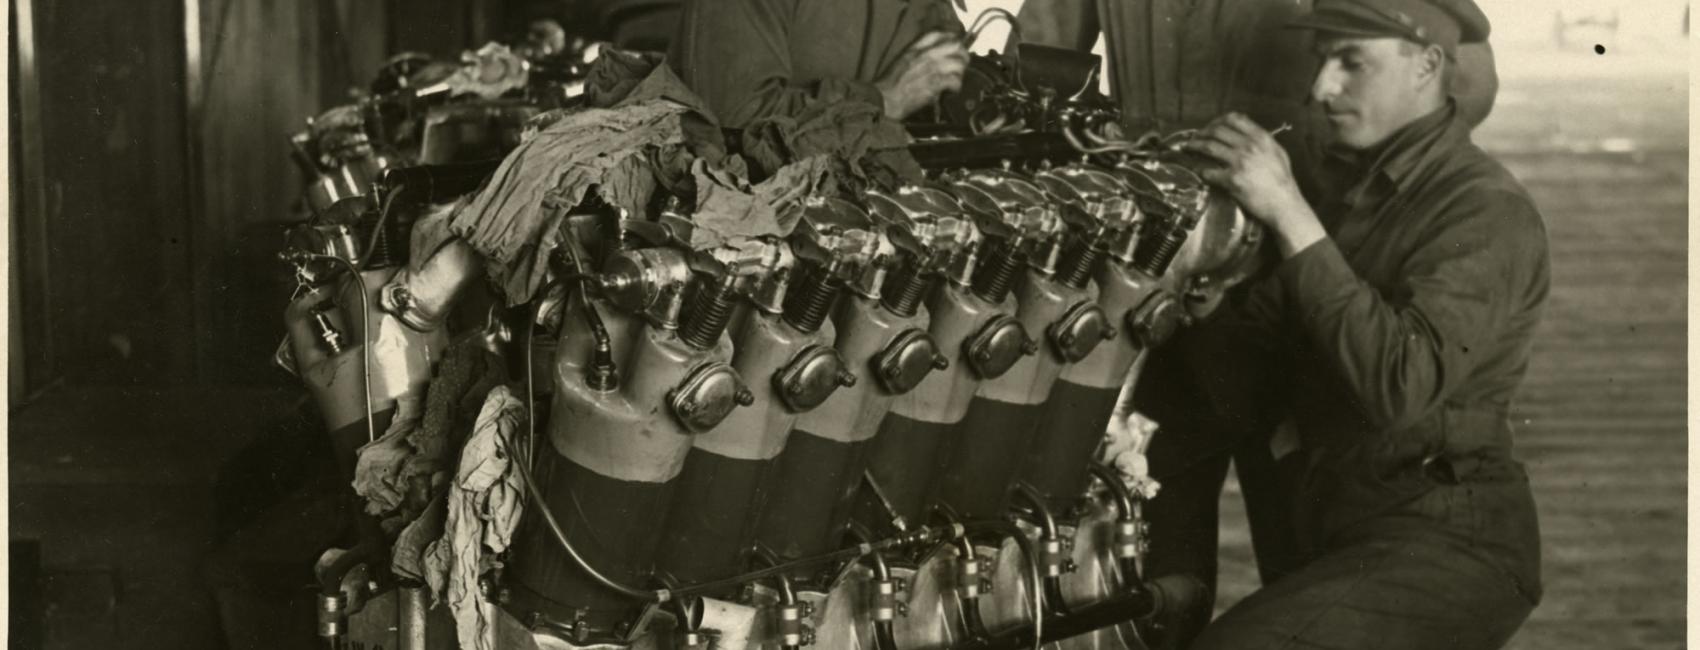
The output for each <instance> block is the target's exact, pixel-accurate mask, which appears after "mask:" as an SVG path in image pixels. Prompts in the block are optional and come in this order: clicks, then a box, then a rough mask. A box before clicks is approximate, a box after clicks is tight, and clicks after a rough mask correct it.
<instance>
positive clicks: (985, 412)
mask: <svg viewBox="0 0 1700 650" xmlns="http://www.w3.org/2000/svg"><path fill="white" fill-rule="evenodd" d="M1017 293H1018V302H1019V304H1020V309H1019V311H1017V317H1018V318H1019V319H1020V320H1021V324H1022V326H1023V327H1024V328H1026V329H1027V331H1030V332H1035V331H1037V332H1047V333H1048V337H1049V338H1051V339H1052V343H1053V344H1055V343H1057V342H1058V341H1057V336H1058V332H1059V328H1058V326H1059V324H1062V323H1064V322H1066V321H1065V316H1066V315H1068V314H1069V313H1070V312H1071V310H1074V309H1075V308H1076V307H1077V306H1078V305H1079V304H1081V303H1087V302H1092V301H1094V300H1095V299H1096V297H1097V290H1096V288H1095V287H1093V286H1091V285H1088V287H1087V288H1085V289H1076V288H1074V287H1070V286H1068V285H1066V284H1063V283H1061V282H1058V281H1056V279H1054V278H1052V277H1048V276H1045V275H1042V274H1040V273H1037V272H1032V271H1029V272H1028V273H1027V274H1026V275H1025V276H1024V277H1023V282H1022V283H1021V284H1020V286H1019V287H1017ZM1098 336H1100V340H1101V334H1099V335H1098ZM1094 343H1095V342H1094ZM1069 361H1070V360H1068V359H1065V358H1063V357H1062V356H1061V355H1060V354H1059V353H1058V352H1057V350H1055V349H1053V350H1047V351H1046V352H1043V353H1037V354H1028V355H1026V356H1023V357H1022V358H1020V359H1018V360H1017V361H1016V362H1015V365H1014V366H1013V367H1012V368H1010V370H1009V372H1006V373H1004V374H1003V375H1002V376H999V377H997V378H995V379H990V380H987V381H986V382H985V383H983V384H981V385H980V387H979V390H978V391H977V392H976V393H975V395H974V398H973V401H972V403H971V404H970V405H969V407H968V409H967V412H966V413H965V415H964V417H963V419H962V421H961V422H960V423H959V424H957V426H956V427H955V428H954V430H953V431H952V433H951V434H950V435H951V437H952V438H953V439H954V440H953V442H952V443H951V447H952V449H953V451H952V453H951V455H950V457H949V460H948V461H947V462H946V463H945V466H944V471H942V472H940V474H939V487H938V495H937V498H938V501H939V502H940V503H941V504H943V505H945V506H948V507H949V508H951V509H952V510H953V511H955V512H956V513H957V514H959V515H961V516H963V517H970V518H982V517H1001V516H1003V514H1004V510H1005V508H1006V507H1007V506H1008V493H1009V489H1010V487H1011V486H1012V484H1013V483H1014V481H1015V478H1016V476H1017V474H1018V473H1019V471H1020V470H1021V467H1022V462H1023V457H1024V455H1025V452H1026V451H1027V449H1028V447H1030V446H1031V441H1032V439H1033V436H1034V435H1035V434H1036V433H1037V430H1038V428H1039V424H1040V421H1039V417H1040V416H1041V415H1042V411H1041V409H1040V405H1041V404H1043V403H1044V401H1045V398H1047V397H1048V396H1049V395H1050V392H1051V387H1052V386H1053V385H1054V384H1055V383H1056V380H1057V377H1058V376H1060V375H1061V374H1062V370H1063V366H1064V364H1065V363H1068V362H1069Z"/></svg>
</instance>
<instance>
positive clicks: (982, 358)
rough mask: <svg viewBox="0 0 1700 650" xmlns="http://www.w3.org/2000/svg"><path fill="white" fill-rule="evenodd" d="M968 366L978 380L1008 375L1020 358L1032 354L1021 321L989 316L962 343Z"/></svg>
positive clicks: (1032, 348)
mask: <svg viewBox="0 0 1700 650" xmlns="http://www.w3.org/2000/svg"><path fill="white" fill-rule="evenodd" d="M963 345H964V346H965V347H964V348H963V352H964V353H965V354H966V355H967V357H968V367H970V368H973V369H974V372H975V373H976V374H978V375H980V378H981V379H997V378H998V377H1001V376H1003V374H1004V373H1005V372H1009V369H1010V367H1011V366H1014V365H1015V362H1016V361H1018V360H1020V359H1021V357H1022V356H1023V355H1027V354H1032V353H1033V352H1034V351H1035V349H1034V348H1035V347H1036V346H1035V345H1034V344H1033V341H1032V339H1029V338H1027V329H1026V328H1024V327H1022V326H1021V321H1018V320H1016V319H1015V317H1014V316H1010V315H1008V314H998V315H996V316H993V317H992V319H991V320H990V321H988V322H987V323H986V324H985V326H984V327H981V328H980V331H978V332H975V333H974V336H971V337H969V338H968V340H967V341H964V342H963Z"/></svg>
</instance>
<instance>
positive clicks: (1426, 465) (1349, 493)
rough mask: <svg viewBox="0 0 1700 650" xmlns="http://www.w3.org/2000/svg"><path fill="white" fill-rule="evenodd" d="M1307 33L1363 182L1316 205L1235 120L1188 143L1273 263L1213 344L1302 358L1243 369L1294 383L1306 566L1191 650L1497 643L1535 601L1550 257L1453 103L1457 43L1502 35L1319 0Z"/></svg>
mask: <svg viewBox="0 0 1700 650" xmlns="http://www.w3.org/2000/svg"><path fill="white" fill-rule="evenodd" d="M1293 26H1294V27H1297V28H1303V29H1308V30H1311V31H1313V32H1314V34H1315V48H1316V54H1317V56H1318V58H1319V59H1320V60H1321V61H1322V64H1321V67H1320V69H1319V70H1318V72H1317V75H1316V78H1315V80H1314V82H1313V83H1312V86H1311V98H1312V100H1313V101H1314V102H1315V103H1316V104H1317V105H1318V107H1319V108H1320V109H1321V110H1323V111H1324V112H1325V113H1326V116H1327V120H1328V124H1329V128H1330V129H1331V130H1332V131H1333V135H1334V136H1335V138H1334V140H1335V141H1336V142H1337V143H1338V144H1339V145H1340V147H1341V148H1342V149H1343V151H1341V152H1339V154H1340V155H1339V160H1338V161H1337V162H1339V163H1340V164H1345V165H1350V166H1352V167H1351V169H1352V171H1353V177H1355V178H1357V179H1358V180H1357V181H1356V183H1355V184H1348V185H1347V187H1346V189H1345V191H1344V192H1343V193H1340V194H1339V195H1338V196H1330V197H1326V199H1327V200H1325V201H1319V202H1317V203H1315V204H1313V203H1311V202H1308V201H1307V200H1306V199H1305V198H1304V196H1302V195H1301V194H1300V192H1299V189H1298V187H1297V184H1296V183H1295V182H1294V180H1293V173H1292V169H1291V165H1290V163H1289V161H1288V157H1287V154H1286V153H1285V152H1284V151H1283V149H1282V148H1281V146H1280V145H1278V144H1277V143H1276V142H1275V140H1274V138H1273V137H1271V135H1270V133H1269V132H1268V131H1266V130H1265V129H1264V128H1263V127H1261V126H1259V125H1258V124H1256V123H1254V122H1253V121H1251V120H1250V119H1248V118H1246V117H1245V116H1243V115H1239V114H1228V115H1226V116H1224V117H1222V118H1220V119H1218V120H1216V121H1215V122H1213V123H1211V124H1210V125H1209V126H1208V127H1206V128H1205V129H1203V130H1201V131H1200V132H1199V134H1198V135H1197V136H1196V137H1195V138H1194V139H1192V140H1191V141H1190V142H1188V143H1187V144H1186V145H1185V147H1186V148H1187V149H1188V150H1190V151H1192V152H1194V153H1197V154H1200V155H1203V156H1205V157H1207V158H1208V159H1211V160H1213V161H1215V162H1217V163H1219V166H1218V167H1216V168H1214V169H1212V170H1211V171H1209V172H1207V173H1206V174H1205V178H1206V179H1207V180H1208V181H1210V182H1211V183H1213V184H1215V185H1217V186H1219V187H1221V188H1222V189H1224V190H1226V191H1227V192H1229V193H1230V194H1232V195H1233V197H1234V198H1235V199H1236V200H1237V201H1238V202H1239V203H1240V205H1241V207H1242V208H1243V209H1244V210H1245V212H1246V213H1247V214H1249V215H1250V216H1252V217H1254V218H1256V219H1258V220H1260V221H1262V222H1263V223H1264V224H1265V225H1266V226H1268V227H1269V229H1270V231H1271V232H1272V233H1273V234H1274V236H1275V239H1276V242H1277V243H1278V245H1279V248H1280V251H1281V255H1282V258H1283V261H1282V262H1281V264H1280V266H1279V268H1278V269H1277V270H1276V272H1275V273H1274V274H1272V275H1271V276H1270V277H1268V278H1266V279H1265V280H1263V281H1262V282H1260V283H1259V284H1258V285H1257V286H1255V287H1253V288H1252V290H1251V294H1250V296H1249V297H1248V299H1247V301H1246V305H1245V308H1244V309H1239V310H1234V311H1232V312H1230V313H1229V314H1227V315H1224V316H1222V318H1225V319H1233V321H1234V322H1231V323H1217V324H1216V326H1217V327H1222V328H1225V329H1229V330H1237V331H1239V332H1241V333H1242V334H1243V336H1238V337H1225V340H1228V341H1244V342H1246V344H1248V345H1255V346H1261V347H1267V346H1269V345H1270V343H1271V342H1275V343H1276V344H1278V345H1279V346H1282V347H1283V348H1284V349H1285V350H1287V351H1288V354H1282V355H1268V354H1248V355H1246V357H1245V358H1247V359H1280V361H1278V362H1272V363H1279V364H1281V365H1284V366H1285V367H1281V368H1274V369H1267V368H1264V369H1236V370H1235V372H1247V371H1254V372H1256V373H1257V374H1258V375H1259V376H1280V377H1287V378H1290V379H1289V380H1287V381H1284V382H1281V383H1282V384H1284V386H1285V387H1284V388H1283V389H1282V391H1283V392H1282V393H1281V395H1282V397H1281V399H1280V401H1281V402H1282V403H1281V404H1280V405H1279V407H1278V408H1279V410H1280V412H1281V416H1282V417H1284V418H1286V422H1287V424H1286V425H1284V426H1282V427H1280V431H1281V433H1279V434H1277V440H1276V441H1275V444H1274V445H1273V447H1274V448H1275V449H1276V450H1277V453H1294V454H1300V455H1301V456H1300V460H1302V465H1303V467H1304V468H1305V469H1304V473H1303V478H1302V480H1301V482H1300V484H1299V485H1298V486H1297V491H1298V495H1297V497H1298V498H1297V501H1298V503H1297V510H1296V518H1297V527H1298V529H1299V535H1300V537H1301V538H1302V540H1301V541H1302V542H1303V544H1302V545H1303V546H1304V547H1305V549H1306V551H1307V556H1308V557H1309V558H1310V559H1309V560H1308V562H1307V563H1306V564H1304V565H1303V566H1302V567H1301V568H1299V569H1298V570H1297V571H1295V572H1294V573H1292V574H1290V575H1287V576H1285V577H1284V578H1282V579H1280V580H1278V581H1276V582H1274V583H1273V584H1271V585H1269V586H1267V587H1265V588H1263V589H1262V590H1260V591H1258V592H1256V593H1254V594H1253V595H1251V596H1250V597H1248V598H1247V599H1246V600H1244V601H1242V602H1240V603H1239V604H1237V605H1236V606H1234V607H1233V608H1232V609H1231V610H1229V611H1228V612H1227V613H1225V614H1224V615H1223V616H1222V617H1221V618H1220V619H1218V620H1217V621H1216V622H1214V623H1212V624H1211V626H1210V627H1209V628H1208V629H1206V630H1205V632H1204V634H1203V636H1201V637H1200V638H1199V640H1198V642H1197V643H1196V644H1195V645H1194V646H1193V647H1194V648H1203V649H1208V650H1216V649H1230V650H1257V649H1259V648H1289V647H1305V648H1384V649H1393V648H1411V649H1425V648H1450V649H1457V650H1464V649H1473V648H1481V649H1487V648H1498V647H1501V646H1502V645H1504V643H1505V642H1506V641H1507V640H1508V639H1510V637H1511V635H1512V634H1513V633H1514V632H1515V631H1516V630H1517V628H1518V627H1519V626H1520V625H1522V623H1523V621H1524V620H1525V619H1526V618H1527V617H1528V615H1529V613H1530V611H1531V610H1532V609H1533V608H1534V606H1535V605H1536V603H1537V602H1538V601H1539V598H1540V589H1541V587H1540V575H1539V573H1540V540H1539V531H1538V527H1537V524H1536V519H1535V506H1534V502H1533V499H1532V496H1531V494H1530V491H1529V485H1528V479H1527V476H1526V474H1525V473H1524V470H1523V467H1522V465H1521V464H1520V463H1518V462H1517V461H1516V460H1514V459H1513V458H1512V455H1511V447H1512V445H1511V437H1512V432H1511V424H1510V418H1509V411H1510V408H1511V401H1512V398H1513V397H1514V395H1515V393H1516V391H1517V387H1518V385H1519V384H1520V383H1521V382H1522V378H1523V374H1524V372H1525V370H1526V368H1527V365H1528V363H1527V362H1528V355H1529V349H1530V343H1531V340H1532V337H1533V335H1534V331H1535V327H1536V324H1537V322H1538V321H1539V320H1540V314H1541V309H1542V305H1543V303H1544V302H1545V300H1546V296H1547V286H1548V262H1547V244H1546V234H1545V228H1544V226H1543V225H1542V222H1541V217H1540V214H1539V213H1538V212H1537V211H1536V209H1535V206H1534V204H1533V202H1532V201H1531V200H1530V198H1529V196H1528V194H1527V193H1526V192H1525V190H1524V189H1523V187H1522V186H1521V185H1520V184H1519V183H1518V182H1517V180H1516V179H1515V178H1513V177H1512V176H1511V174H1510V173H1509V172H1507V171H1506V170H1505V168H1504V167H1502V166H1501V165H1500V164H1499V163H1497V162H1495V161H1494V160H1493V159H1492V158H1490V157H1489V156H1488V155H1487V154H1485V153H1483V152H1482V151H1481V150H1480V149H1478V148H1477V147H1476V146H1475V145H1474V144H1472V143H1471V142H1470V136H1469V126H1468V124H1466V123H1465V121H1464V120H1463V119H1461V118H1460V116H1459V114H1458V110H1457V107H1456V105H1455V103H1454V102H1453V101H1452V100H1451V99H1449V98H1448V93H1447V80H1448V77H1449V75H1450V74H1451V70H1452V66H1453V65H1454V61H1455V59H1454V56H1455V53H1456V51H1457V47H1458V45H1459V44H1460V43H1471V42H1480V41H1483V40H1485V39H1486V38H1487V35H1488V29H1489V26H1488V21H1487V18H1486V16H1484V15H1483V14H1482V13H1481V11H1480V9H1478V8H1477V7H1476V6H1475V5H1474V4H1473V3H1472V2H1471V1H1470V0H1317V2H1316V3H1315V5H1314V8H1313V10H1312V11H1311V12H1310V13H1308V14H1305V15H1303V16H1301V17H1299V18H1297V19H1295V21H1294V23H1293ZM1235 385H1240V386H1243V385H1244V383H1243V382H1241V383H1240V384H1235ZM1265 388H1267V389H1268V390H1271V391H1273V390H1274V389H1275V387H1274V386H1268V387H1265Z"/></svg>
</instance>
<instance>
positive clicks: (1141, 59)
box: [1010, 0, 1499, 648]
mask: <svg viewBox="0 0 1700 650" xmlns="http://www.w3.org/2000/svg"><path fill="white" fill-rule="evenodd" d="M1311 4H1312V2H1311V0H1145V1H1141V2H1125V1H1121V0H1044V1H1039V0H1031V1H1029V2H1027V3H1025V4H1024V5H1022V7H1021V12H1020V20H1019V23H1020V31H1019V34H1012V35H1011V44H1010V47H1014V44H1015V43H1016V42H1021V43H1029V44H1037V45H1047V46H1052V47H1061V48H1067V49H1073V50H1080V51H1085V50H1089V49H1091V48H1092V46H1093V44H1094V42H1095V41H1097V39H1098V38H1099V35H1100V34H1102V35H1103V38H1104V43H1105V50H1106V52H1105V53H1106V56H1107V59H1108V70H1107V74H1108V76H1109V79H1110V81H1111V84H1110V85H1111V90H1112V94H1113V95H1114V97H1115V99H1116V101H1117V103H1118V105H1119V106H1120V108H1121V112H1122V118H1123V123H1124V124H1125V125H1126V126H1127V127H1128V128H1129V129H1130V130H1131V131H1132V132H1134V133H1141V132H1144V131H1145V130H1147V129H1158V130H1161V131H1163V132H1170V131H1174V130H1176V129H1182V128H1197V127H1201V126H1204V125H1206V124H1207V123H1209V122H1210V121H1211V120H1212V119H1215V118H1217V117H1219V116H1221V115H1222V114H1223V113H1226V112H1228V111H1239V112H1243V113H1245V114H1246V115H1247V116H1248V117H1250V118H1251V119H1252V120H1253V121H1256V122H1257V123H1259V124H1263V125H1268V126H1275V125H1283V124H1284V125H1288V126H1290V127H1291V128H1290V129H1289V130H1287V131H1286V132H1285V133H1283V134H1281V135H1280V136H1279V137H1278V140H1279V142H1280V144H1281V145H1282V146H1283V148H1285V149H1286V151H1287V153H1288V155H1289V158H1290V160H1291V161H1292V163H1293V169H1294V175H1295V176H1296V177H1297V180H1298V182H1299V185H1300V187H1301V188H1302V189H1303V190H1304V191H1305V193H1306V195H1307V196H1311V197H1323V196H1337V195H1338V194H1339V193H1340V192H1343V191H1344V188H1345V187H1347V186H1348V185H1349V184H1350V183H1352V182H1354V181H1356V180H1357V178H1356V176H1357V175H1358V174H1356V173H1354V172H1353V171H1352V170H1350V169H1345V170H1341V169H1338V167H1339V166H1338V165H1328V164H1326V163H1327V162H1328V160H1329V156H1328V155H1327V150H1328V148H1329V146H1330V143H1331V142H1332V141H1333V139H1334V134H1333V133H1331V129H1330V128H1329V124H1328V121H1327V119H1326V116H1325V115H1324V114H1323V112H1322V111H1321V110H1320V109H1319V108H1318V107H1317V106H1315V105H1314V104H1313V102H1312V100H1311V99H1310V86H1311V82H1312V81H1313V80H1314V79H1315V76H1316V72H1317V69H1318V65H1319V63H1320V62H1319V61H1318V60H1317V58H1316V56H1315V55H1314V54H1313V53H1312V51H1311V44H1312V38H1311V34H1310V33H1308V32H1304V31H1301V30H1293V29H1286V28H1285V25H1286V24H1287V23H1288V22H1289V21H1291V20H1293V19H1294V18H1296V17H1298V16H1300V15H1303V14H1305V13H1307V12H1309V11H1310V8H1311ZM1455 63H1456V65H1455V66H1453V67H1452V68H1451V69H1450V70H1449V72H1451V73H1453V74H1451V79H1450V81H1449V83H1448V89H1449V91H1450V94H1451V96H1452V98H1453V99H1454V100H1455V101H1456V102H1457V106H1458V111H1459V115H1460V117H1461V118H1462V119H1463V120H1464V121H1465V122H1467V123H1468V124H1470V125H1472V126H1474V125H1477V124H1480V123H1481V122H1482V120H1484V119H1485V118H1486V117H1487V115H1488V114H1489V112H1490V111H1491V110H1492V107H1493V102H1494V98H1495V95H1496V93H1497V91H1498V86H1499V83H1498V78H1497V75H1496V73H1495V70H1494V59H1493V51H1492V49H1491V48H1490V47H1489V46H1488V44H1487V43H1486V42H1485V41H1484V42H1472V43H1463V44H1460V45H1459V47H1458V50H1457V60H1456V62H1455ZM1341 172H1344V173H1341ZM1247 288H1249V287H1240V288H1236V289H1235V290H1233V291H1232V292H1231V293H1230V295H1229V296H1228V297H1227V301H1226V302H1227V307H1224V308H1226V309H1233V308H1236V306H1237V303H1239V302H1240V301H1241V300H1242V299H1243V298H1244V296H1245V294H1246V293H1247V292H1246V291H1245V289H1247ZM1196 329H1197V328H1184V329H1182V330H1181V331H1180V332H1178V333H1177V334H1176V336H1175V337H1174V339H1173V340H1171V341H1170V342H1169V343H1168V344H1167V345H1165V346H1163V347H1160V348H1157V349H1154V350H1151V351H1150V352H1148V353H1147V355H1146V359H1145V360H1144V362H1143V371H1142V372H1141V373H1140V378H1139V381H1138V384H1137V392H1131V391H1130V392H1128V393H1125V394H1124V400H1123V403H1122V404H1121V405H1118V418H1119V416H1120V415H1122V414H1125V413H1127V412H1130V411H1138V412H1140V413H1141V414H1143V415H1146V416H1149V417H1151V418H1152V419H1154V420H1155V421H1156V422H1157V424H1158V425H1159V426H1160V432H1159V433H1158V434H1157V436H1156V438H1155V439H1154V441H1153V442H1152V443H1151V446H1150V448H1149V450H1148V451H1147V452H1146V455H1147V457H1148V459H1149V467H1150V474H1151V476H1152V478H1155V479H1157V480H1158V481H1160V482H1161V484H1162V491H1161V492H1160V493H1159V494H1158V495H1157V497H1156V498H1155V499H1153V500H1152V501H1151V502H1149V503H1148V504H1147V506H1146V509H1145V517H1146V520H1147V521H1148V522H1149V523H1150V525H1151V533H1150V535H1151V547H1150V551H1149V553H1148V554H1147V555H1146V557H1145V566H1146V569H1147V571H1148V572H1149V574H1150V575H1168V574H1176V573H1187V574H1192V575H1195V576H1197V577H1199V578H1200V579H1202V580H1203V581H1204V582H1205V584H1206V585H1208V586H1209V587H1210V588H1211V589H1212V590H1214V588H1215V585H1216V572H1217V570H1216V566H1217V539H1218V527H1219V516H1218V514H1219V513H1218V508H1217V505H1218V503H1219V501H1220V495H1221V492H1222V487H1223V483H1224V481H1225V479H1226V477H1227V472H1228V468H1229V461H1230V459H1231V460H1232V466H1233V468H1234V471H1235V472H1236V473H1237V474H1238V478H1239V485H1240V491H1241V493H1242V494H1243V495H1244V498H1245V502H1246V503H1245V507H1246V517H1247V519H1248V520H1249V523H1250V529H1251V538H1252V550H1253V551H1254V552H1255V554H1256V558H1257V569H1258V573H1259V575H1260V577H1261V578H1262V580H1263V582H1264V584H1269V583H1271V582H1273V581H1275V580H1276V579H1279V578H1280V577H1281V576H1282V575H1285V574H1286V573H1288V572H1291V571H1292V570H1294V569H1296V568H1298V565H1299V564H1302V563H1303V561H1304V559H1305V558H1304V557H1303V555H1302V553H1301V552H1300V551H1301V549H1298V548H1297V544H1296V541H1295V540H1294V539H1293V538H1294V537H1295V535H1294V531H1293V521H1292V516H1291V514H1290V513H1291V503H1290V499H1289V498H1288V497H1287V495H1286V494H1285V492H1286V490H1285V488H1287V487H1289V486H1286V485H1285V483H1286V482H1287V480H1286V479H1290V478H1295V477H1296V474H1297V473H1298V470H1299V469H1301V467H1300V466H1299V465H1298V463H1297V461H1298V458H1297V457H1295V456H1291V455H1289V456H1286V457H1285V458H1284V459H1283V462H1282V463H1281V464H1280V466H1279V467H1277V464H1276V461H1275V459H1274V457H1273V455H1272V454H1271V449H1270V440H1269V438H1270V432H1271V430H1273V429H1274V428H1276V424H1277V421H1276V420H1274V419H1272V418H1273V414H1274V410H1273V409H1268V408H1259V405H1258V404H1257V403H1256V402H1257V401H1261V400H1237V401H1230V400H1225V399H1221V392H1222V389H1220V388H1219V387H1214V386H1212V390H1210V391H1206V390H1203V388H1202V386H1201V385H1208V384H1220V383H1225V382H1239V383H1240V385H1241V386H1242V387H1243V388H1245V390H1244V391H1240V392H1242V393H1245V392H1254V391H1259V390H1261V389H1262V388H1263V387H1264V386H1268V385H1270V383H1271V382H1276V383H1279V382H1280V381H1282V379H1283V378H1280V377H1273V378H1272V377H1263V376H1258V375H1256V374H1253V373H1249V372H1245V371H1244V363H1243V357H1244V356H1245V355H1246V354H1247V351H1246V350H1245V349H1244V348H1243V347H1234V348H1228V349H1219V348H1220V346H1217V345H1215V343H1214V342H1213V341H1212V340H1211V337H1210V335H1209V333H1208V332H1195V330H1196ZM1273 347H1274V348H1275V350H1273V351H1274V352H1277V353H1278V352H1281V348H1282V347H1283V346H1280V345H1274V346H1273ZM1264 392H1267V391H1264ZM1257 397H1263V398H1266V399H1267V398H1274V397H1276V396H1275V395H1273V394H1272V393H1271V394H1266V395H1260V396H1257ZM1202 605H1203V606H1202V607H1200V608H1198V609H1197V610H1196V611H1191V612H1184V613H1182V615H1181V618H1180V619H1178V620H1172V621H1168V624H1167V625H1166V630H1165V634H1164V635H1163V636H1164V637H1165V639H1164V643H1163V644H1161V645H1160V646H1158V647H1160V648H1176V647H1185V646H1186V645H1187V644H1188V643H1189V642H1190V641H1191V640H1192V639H1193V638H1194V637H1196V636H1197V635H1198V633H1199V632H1200V631H1202V629H1203V627H1204V625H1205V623H1207V622H1208V620H1209V616H1210V613H1211V612H1210V610H1211V608H1210V606H1209V605H1210V603H1209V601H1208V600H1207V601H1205V602H1204V603H1202Z"/></svg>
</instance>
